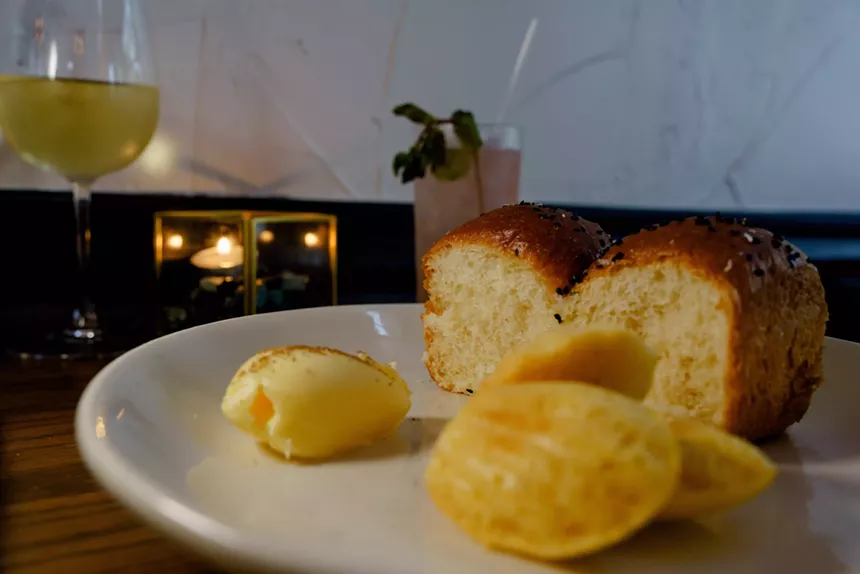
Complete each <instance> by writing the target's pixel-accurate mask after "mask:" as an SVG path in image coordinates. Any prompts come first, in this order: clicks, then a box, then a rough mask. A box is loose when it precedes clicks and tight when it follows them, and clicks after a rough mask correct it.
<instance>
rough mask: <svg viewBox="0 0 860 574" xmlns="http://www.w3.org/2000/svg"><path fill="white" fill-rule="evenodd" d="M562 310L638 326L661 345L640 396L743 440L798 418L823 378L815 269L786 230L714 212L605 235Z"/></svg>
mask: <svg viewBox="0 0 860 574" xmlns="http://www.w3.org/2000/svg"><path fill="white" fill-rule="evenodd" d="M563 317H564V318H565V320H566V321H569V322H570V323H572V324H576V325H588V324H593V323H598V324H601V325H607V324H609V325H617V326H622V327H625V328H628V329H632V330H633V331H635V332H637V333H639V334H640V335H642V337H643V338H644V339H645V342H646V343H647V344H648V345H649V346H651V347H652V348H653V349H654V350H655V351H657V353H658V356H659V359H658V362H657V367H656V370H655V378H654V384H653V387H652V389H651V392H650V393H649V395H648V397H647V398H646V403H647V404H649V405H651V406H653V407H654V408H657V409H665V410H667V411H674V412H680V413H684V414H688V415H691V416H693V417H696V418H700V419H702V420H705V421H709V422H712V423H714V424H716V425H717V426H719V427H722V428H723V429H726V430H728V431H729V432H731V433H734V434H737V435H739V436H742V437H746V438H748V439H753V440H754V439H761V438H765V437H769V436H772V435H776V434H778V433H780V432H782V431H783V430H784V429H785V428H787V427H788V426H790V425H791V424H793V423H795V422H797V421H799V420H800V419H801V417H803V415H804V413H805V412H806V410H807V408H808V407H809V404H810V401H811V398H812V394H813V393H814V391H815V389H816V388H817V387H818V386H819V385H820V384H821V380H822V346H823V341H824V330H825V325H826V322H827V304H826V303H825V300H824V289H823V287H822V284H821V280H820V278H819V275H818V271H817V270H816V268H815V267H814V266H813V265H812V264H810V263H809V261H808V260H807V258H806V256H805V255H804V254H803V253H801V252H800V250H798V249H797V248H796V247H795V246H794V245H792V244H790V243H788V242H787V241H785V240H784V239H783V238H781V237H779V236H776V235H774V234H772V233H771V232H769V231H766V230H764V229H760V228H754V227H748V226H746V225H744V224H743V223H741V222H737V221H735V220H729V219H727V218H723V217H720V216H719V215H717V216H716V217H693V218H688V219H684V220H682V221H677V222H672V223H669V224H667V225H663V226H652V227H651V228H648V229H645V230H643V231H641V232H639V233H637V234H635V235H632V236H630V237H628V238H626V239H625V240H624V241H623V243H621V244H618V245H614V246H612V247H611V248H610V249H609V250H608V251H607V252H606V253H605V254H603V255H602V257H601V258H600V259H598V260H597V261H596V262H595V263H594V265H593V266H592V267H591V269H590V270H589V273H588V276H587V278H586V279H585V280H583V282H582V283H581V284H580V285H579V286H578V288H577V291H576V294H575V296H574V297H571V298H570V299H569V300H568V302H567V304H566V309H565V311H564V313H563Z"/></svg>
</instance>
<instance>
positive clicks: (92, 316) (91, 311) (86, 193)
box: [72, 182, 98, 339]
mask: <svg viewBox="0 0 860 574" xmlns="http://www.w3.org/2000/svg"><path fill="white" fill-rule="evenodd" d="M91 198H92V183H91V182H73V183H72V201H73V202H74V206H75V229H76V234H77V254H78V277H79V281H80V283H79V287H80V291H79V297H80V298H79V306H78V307H77V308H76V309H75V310H74V313H73V319H74V323H75V328H76V329H78V330H83V331H89V332H90V333H91V334H88V333H80V334H78V333H76V334H75V336H76V337H80V338H86V339H94V338H97V334H96V331H97V330H98V319H97V317H96V310H95V307H94V306H93V302H92V299H91V297H92V262H91V257H90V256H91V250H90V239H91V232H90V200H91Z"/></svg>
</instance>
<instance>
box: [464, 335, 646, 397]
mask: <svg viewBox="0 0 860 574" xmlns="http://www.w3.org/2000/svg"><path fill="white" fill-rule="evenodd" d="M656 364H657V355H656V354H655V353H654V351H652V350H651V349H649V348H648V346H647V345H645V343H644V342H643V341H642V338H641V337H639V336H638V335H637V334H635V333H633V332H632V331H628V330H625V329H618V328H602V327H599V326H591V327H584V328H583V327H578V326H576V325H559V326H557V327H554V328H552V329H550V330H549V331H546V332H545V333H541V334H540V335H538V336H537V337H535V338H534V339H532V340H530V341H527V342H525V343H523V344H522V345H520V346H518V347H517V348H516V349H514V350H513V351H511V352H510V353H508V354H507V355H505V357H504V358H503V359H502V361H501V362H500V363H499V365H498V367H496V370H495V371H493V373H492V374H491V375H490V376H489V377H487V378H486V379H484V380H483V381H482V382H481V389H486V388H488V387H491V386H495V385H510V384H522V383H526V382H539V381H578V382H582V383H589V384H592V385H597V386H599V387H603V388H606V389H611V390H613V391H618V392H619V393H621V394H623V395H627V396H628V397H630V398H633V399H637V400H642V399H644V398H645V395H647V394H648V391H649V390H650V389H651V381H652V380H653V378H654V367H655V365H656Z"/></svg>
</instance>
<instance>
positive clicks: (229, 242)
mask: <svg viewBox="0 0 860 574" xmlns="http://www.w3.org/2000/svg"><path fill="white" fill-rule="evenodd" d="M155 261H156V277H157V284H158V289H157V290H158V299H159V309H160V311H161V316H160V317H159V330H160V332H162V333H169V332H173V331H177V330H180V329H184V328H187V327H192V326H195V325H202V324H205V323H210V322H212V321H218V320H221V319H228V318H231V317H239V316H242V315H251V314H255V313H265V312H270V311H282V310H286V309H298V308H302V307H319V306H323V305H333V304H336V303H337V221H336V218H335V217H334V216H333V215H325V214H319V213H278V212H260V211H166V212H159V213H156V215H155Z"/></svg>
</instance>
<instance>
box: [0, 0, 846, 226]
mask: <svg viewBox="0 0 860 574" xmlns="http://www.w3.org/2000/svg"><path fill="white" fill-rule="evenodd" d="M144 8H145V10H146V12H147V14H148V16H149V19H150V27H151V30H152V36H153V40H154V51H155V60H156V63H157V65H158V72H159V75H160V83H161V85H162V107H163V112H162V118H161V124H160V126H159V132H158V134H157V137H156V139H155V140H154V142H153V144H152V145H151V147H150V149H149V150H148V151H147V153H146V155H145V156H144V157H143V158H142V160H141V161H140V162H139V163H138V164H137V165H135V166H133V167H132V168H129V169H128V170H126V171H125V172H122V173H118V174H114V175H112V176H110V177H107V178H105V179H104V180H103V181H101V182H100V183H99V187H100V188H102V189H112V190H128V191H147V192H159V191H170V192H195V193H211V194H227V195H234V194H249V195H283V196H291V197H312V198H320V199H333V200H368V201H389V202H405V201H410V200H411V189H409V188H404V187H402V186H400V185H399V184H398V183H397V182H396V181H395V180H394V178H393V177H392V176H391V175H390V173H389V165H390V158H391V157H392V155H393V153H394V152H395V151H397V150H398V149H400V148H401V147H403V146H405V145H407V144H408V143H409V138H410V136H412V135H413V133H412V131H411V128H410V126H409V125H408V124H407V123H405V122H404V121H402V120H398V119H395V118H392V117H391V115H390V109H391V107H392V106H393V105H394V104H397V103H400V102H402V101H405V100H411V101H415V102H417V103H419V104H421V105H423V106H425V107H427V108H428V109H430V110H431V111H434V112H437V113H440V114H443V113H448V112H450V111H451V110H453V109H455V108H458V107H463V108H468V109H471V110H473V111H474V112H475V113H476V114H477V116H478V118H479V120H483V121H493V120H494V119H495V118H496V117H497V114H498V113H499V109H500V107H501V105H502V100H503V98H504V94H505V91H506V86H507V84H508V81H509V77H510V74H511V71H512V69H513V66H514V62H515V60H516V56H517V53H518V51H519V48H520V45H521V42H522V40H523V36H524V34H525V31H526V29H527V27H528V25H529V22H530V21H531V20H532V19H533V18H537V20H538V25H537V29H536V33H535V36H534V41H533V42H532V45H531V50H530V53H529V56H528V58H527V60H526V62H525V64H524V66H523V69H522V73H521V75H520V79H519V82H518V83H517V85H516V87H515V90H514V92H513V94H512V97H511V102H510V107H509V110H508V113H507V118H506V119H508V120H509V121H512V122H516V123H518V124H520V125H522V126H523V128H524V130H525V148H524V164H523V177H522V194H523V196H524V197H525V198H526V199H530V200H540V201H548V202H560V203H578V204H592V205H618V206H648V207H689V208H695V207H703V208H704V207H707V208H730V207H736V208H742V209H746V210H757V209H766V210H779V209H792V210H795V209H796V210H813V209H814V210H857V209H860V109H858V102H860V66H858V63H857V62H858V61H860V58H858V56H860V34H857V33H856V30H857V29H858V24H860V2H856V1H853V0H687V1H685V0H647V1H646V0H639V1H637V0H530V1H529V2H524V1H522V0H432V1H431V0H144ZM0 186H3V187H14V188H21V187H27V188H33V187H35V188H45V189H56V188H61V187H63V182H62V181H60V180H58V179H57V178H55V177H53V176H50V175H46V174H42V173H39V172H37V171H35V170H34V169H32V168H30V167H28V166H26V165H24V164H22V163H21V162H20V161H19V160H18V159H17V158H16V157H15V155H14V153H12V152H11V150H9V149H8V146H5V147H4V146H0Z"/></svg>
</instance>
